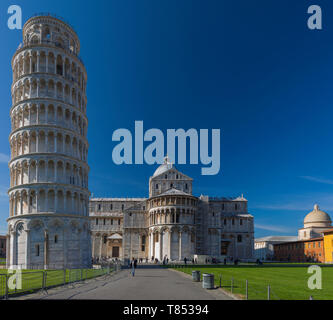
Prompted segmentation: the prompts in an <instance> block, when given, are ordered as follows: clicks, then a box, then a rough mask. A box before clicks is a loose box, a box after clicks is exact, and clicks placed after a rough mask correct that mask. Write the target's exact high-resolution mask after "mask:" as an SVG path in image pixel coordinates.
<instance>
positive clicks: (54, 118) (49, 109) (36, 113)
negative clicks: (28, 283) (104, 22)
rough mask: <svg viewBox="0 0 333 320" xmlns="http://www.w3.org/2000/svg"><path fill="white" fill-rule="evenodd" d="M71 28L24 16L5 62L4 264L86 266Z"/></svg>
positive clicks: (79, 69) (79, 108) (82, 114)
mask: <svg viewBox="0 0 333 320" xmlns="http://www.w3.org/2000/svg"><path fill="white" fill-rule="evenodd" d="M79 52H80V41H79V38H78V36H77V34H76V33H75V31H74V30H73V29H72V28H71V27H70V26H69V25H68V24H67V23H65V22H63V21H62V20H61V19H59V18H57V17H54V16H51V15H40V16H35V17H33V18H30V19H29V20H28V21H27V22H26V23H25V25H24V27H23V42H22V44H21V45H20V46H19V47H18V49H17V51H16V52H15V54H14V56H13V58H12V69H13V83H12V88H11V93H12V107H11V109H10V118H11V124H12V131H11V133H10V137H9V141H10V148H11V159H10V162H9V169H10V189H9V191H8V194H9V199H10V209H9V211H10V212H9V218H8V219H7V221H8V239H7V240H8V241H7V243H8V244H7V265H8V267H14V266H17V265H18V266H20V267H22V268H56V269H57V268H78V267H89V266H90V264H91V245H90V231H89V220H88V215H89V213H88V201H89V190H88V171H89V167H88V165H87V154H88V141H87V125H88V120H87V117H86V105H87V99H86V83H87V74H86V70H85V67H84V64H83V62H82V61H81V59H80V58H79Z"/></svg>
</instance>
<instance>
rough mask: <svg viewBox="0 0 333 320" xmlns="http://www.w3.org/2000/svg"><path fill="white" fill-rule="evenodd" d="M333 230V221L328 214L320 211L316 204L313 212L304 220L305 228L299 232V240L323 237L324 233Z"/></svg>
mask: <svg viewBox="0 0 333 320" xmlns="http://www.w3.org/2000/svg"><path fill="white" fill-rule="evenodd" d="M329 228H332V220H331V218H330V216H329V214H328V213H326V212H324V211H322V210H320V209H319V205H318V204H315V205H314V208H313V210H312V211H311V212H309V213H308V214H307V215H306V216H305V218H304V227H303V228H302V229H299V230H298V239H299V240H307V239H312V238H317V237H321V236H322V233H323V232H324V231H325V230H327V229H329Z"/></svg>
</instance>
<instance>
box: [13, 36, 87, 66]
mask: <svg viewBox="0 0 333 320" xmlns="http://www.w3.org/2000/svg"><path fill="white" fill-rule="evenodd" d="M39 44H48V45H49V44H51V45H54V46H55V47H57V48H61V49H63V50H65V51H66V52H68V53H70V54H73V55H74V56H76V57H77V58H78V59H79V60H80V62H81V63H82V64H83V65H84V62H83V60H82V58H81V57H80V56H79V55H78V54H77V53H76V52H75V51H73V50H70V49H69V48H68V47H67V46H64V45H62V44H61V43H60V42H57V41H51V40H38V41H30V42H23V43H20V44H19V46H18V48H17V50H19V49H22V48H25V47H29V46H31V45H39Z"/></svg>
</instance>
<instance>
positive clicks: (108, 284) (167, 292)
mask: <svg viewBox="0 0 333 320" xmlns="http://www.w3.org/2000/svg"><path fill="white" fill-rule="evenodd" d="M129 272H130V270H129V269H128V270H122V271H120V272H119V273H117V274H115V275H112V276H103V277H100V278H96V279H91V280H88V281H86V283H77V284H74V287H68V286H66V287H58V288H53V289H50V290H48V294H45V293H41V292H37V293H34V294H28V295H25V296H21V297H17V298H16V299H20V300H21V299H24V300H26V299H102V300H230V299H231V298H230V297H229V296H227V295H226V294H224V293H223V292H222V290H220V289H213V290H206V289H203V288H202V283H201V282H200V283H198V282H192V280H191V279H190V277H189V276H188V275H185V274H183V273H180V272H177V271H174V270H168V269H162V268H161V269H137V270H136V274H135V277H132V276H131V275H130V274H129Z"/></svg>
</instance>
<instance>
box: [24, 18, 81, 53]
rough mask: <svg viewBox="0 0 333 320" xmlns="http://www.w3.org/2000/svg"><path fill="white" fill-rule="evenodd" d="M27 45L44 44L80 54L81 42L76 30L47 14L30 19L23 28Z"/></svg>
mask: <svg viewBox="0 0 333 320" xmlns="http://www.w3.org/2000/svg"><path fill="white" fill-rule="evenodd" d="M23 41H24V43H25V44H33V43H44V44H51V45H52V44H53V45H55V46H60V47H62V48H64V49H68V50H69V51H71V52H72V53H73V54H79V53H80V40H79V38H78V36H77V34H76V32H75V31H74V29H73V28H72V27H71V26H70V25H69V24H68V23H66V22H64V21H62V20H60V19H59V18H57V17H56V16H53V15H50V14H47V15H39V16H35V17H32V18H30V19H29V20H28V21H27V22H26V23H25V24H24V26H23Z"/></svg>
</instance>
